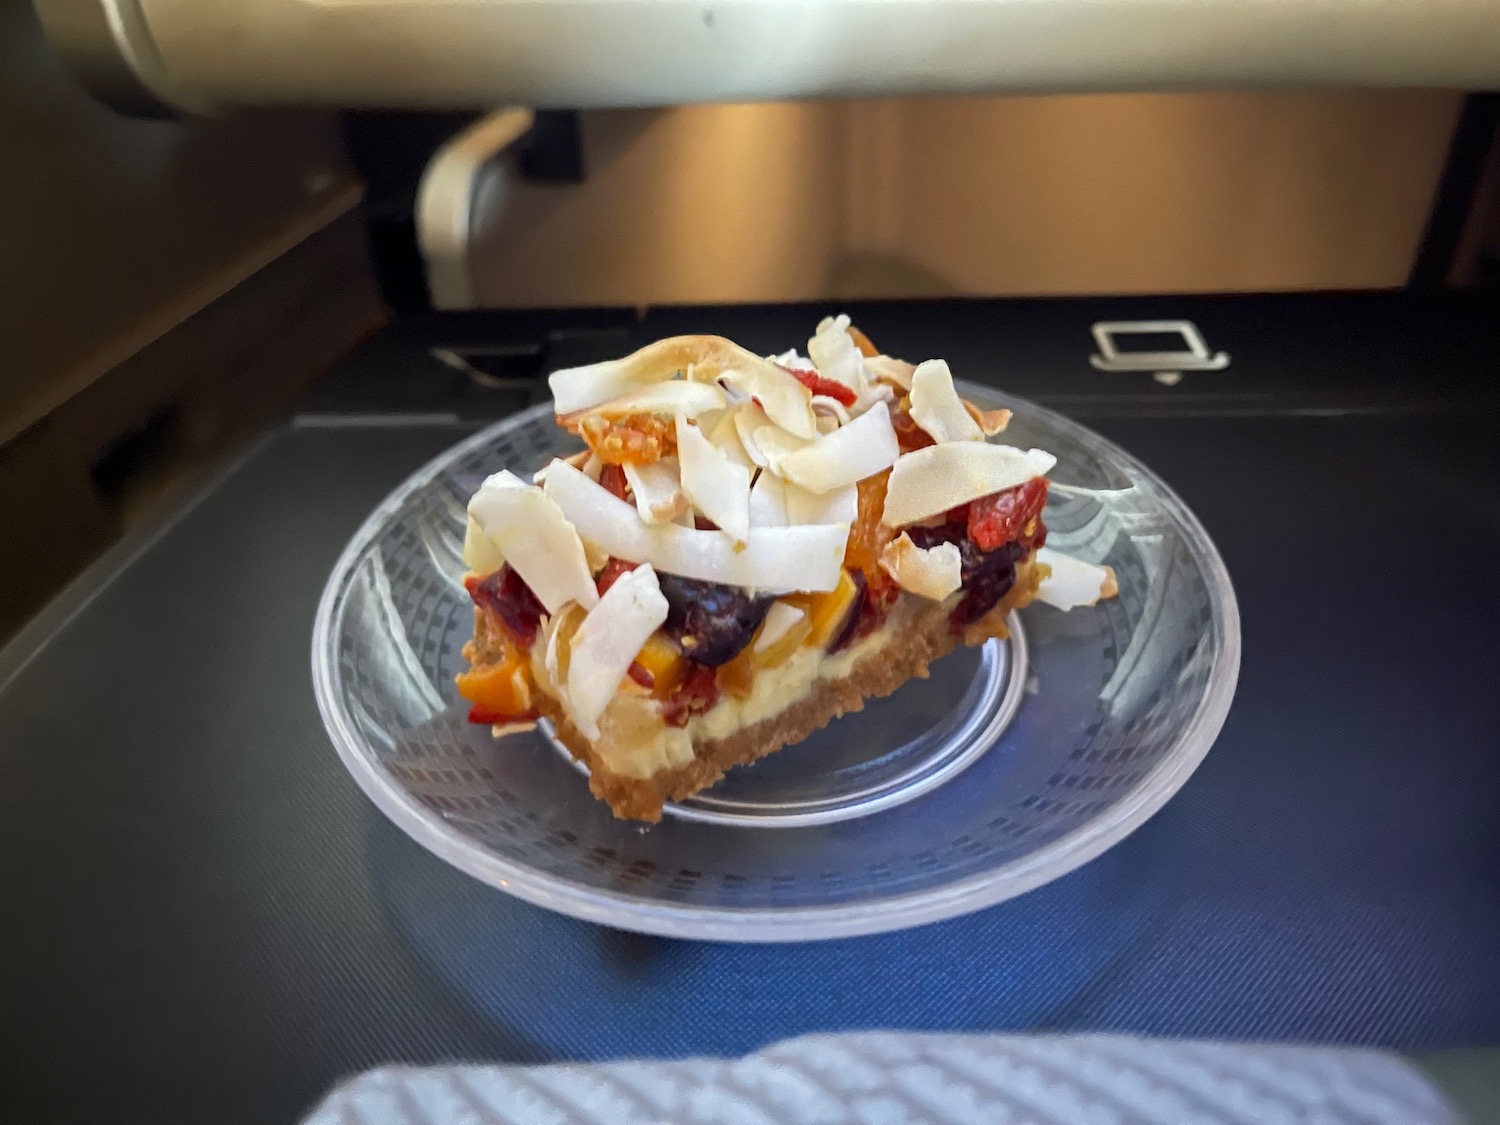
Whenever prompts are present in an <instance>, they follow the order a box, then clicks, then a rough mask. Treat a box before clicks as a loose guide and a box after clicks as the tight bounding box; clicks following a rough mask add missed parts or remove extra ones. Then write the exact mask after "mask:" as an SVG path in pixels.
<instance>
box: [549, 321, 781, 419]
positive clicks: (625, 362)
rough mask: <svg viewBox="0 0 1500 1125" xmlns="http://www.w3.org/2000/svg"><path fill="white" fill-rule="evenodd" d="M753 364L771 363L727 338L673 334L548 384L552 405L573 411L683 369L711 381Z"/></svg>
mask: <svg viewBox="0 0 1500 1125" xmlns="http://www.w3.org/2000/svg"><path fill="white" fill-rule="evenodd" d="M754 367H760V368H769V367H770V364H768V363H766V361H765V360H763V359H761V358H760V357H759V356H758V355H755V354H753V353H751V352H747V351H746V350H745V349H744V348H742V347H740V346H739V345H738V344H735V343H732V342H730V341H729V340H726V339H724V338H723V337H722V336H672V337H669V338H668V339H665V340H658V341H657V342H656V343H654V344H648V345H647V346H646V347H644V348H642V349H640V351H638V352H635V353H633V354H631V355H628V356H625V357H624V358H623V359H611V360H606V361H605V362H603V363H591V364H589V365H588V366H586V367H571V368H566V369H564V370H562V371H554V372H553V373H552V374H551V376H550V377H549V378H548V380H547V382H548V385H549V386H550V387H551V388H552V400H553V409H554V410H556V411H557V413H558V414H573V413H576V412H578V411H582V410H587V409H589V408H590V407H592V406H598V405H599V404H600V403H603V402H608V401H609V400H610V399H612V398H618V397H619V396H620V395H623V394H625V393H627V392H628V391H630V390H632V389H634V388H637V387H641V386H645V385H647V384H650V383H660V382H663V381H665V380H668V379H671V378H673V377H674V376H675V375H677V374H678V373H679V372H680V373H683V374H684V375H685V376H686V377H687V378H688V380H689V381H693V382H700V383H712V382H715V381H717V380H718V379H719V377H720V376H721V375H723V374H724V373H725V372H728V371H731V370H736V369H740V368H754Z"/></svg>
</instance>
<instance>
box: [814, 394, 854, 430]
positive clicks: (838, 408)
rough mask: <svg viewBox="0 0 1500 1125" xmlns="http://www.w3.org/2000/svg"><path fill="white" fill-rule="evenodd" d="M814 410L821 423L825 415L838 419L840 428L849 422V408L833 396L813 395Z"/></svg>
mask: <svg viewBox="0 0 1500 1125" xmlns="http://www.w3.org/2000/svg"><path fill="white" fill-rule="evenodd" d="M812 408H813V413H814V414H816V415H817V416H818V421H819V422H820V423H821V422H822V421H823V418H824V416H825V415H828V416H831V417H833V418H834V419H836V420H837V422H838V424H839V425H840V426H842V425H844V424H845V423H847V422H848V421H849V408H848V407H847V406H845V405H844V404H843V403H842V402H840V401H839V400H838V399H836V398H834V397H833V396H831V395H813V396H812Z"/></svg>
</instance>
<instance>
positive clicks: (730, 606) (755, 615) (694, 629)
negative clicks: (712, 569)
mask: <svg viewBox="0 0 1500 1125" xmlns="http://www.w3.org/2000/svg"><path fill="white" fill-rule="evenodd" d="M660 582H661V591H662V593H663V594H664V595H665V596H666V599H667V619H666V623H665V624H664V625H663V627H662V631H663V632H665V633H666V634H667V636H669V637H671V638H672V639H674V640H675V641H677V643H678V644H679V645H681V646H682V650H683V652H684V653H685V654H686V655H687V657H688V659H689V660H691V661H692V662H693V663H695V664H702V665H705V666H707V667H710V668H717V667H718V666H719V665H721V664H726V663H728V662H729V661H731V660H733V659H734V658H735V656H737V655H738V654H739V652H740V650H741V649H743V648H744V647H745V646H746V645H748V644H749V643H750V641H751V639H752V638H753V637H754V636H755V631H756V629H758V628H760V623H761V622H762V621H763V620H764V619H765V616H766V613H767V612H768V611H769V610H770V608H771V602H772V599H771V598H769V597H751V596H750V594H749V593H747V592H746V591H745V590H744V589H742V588H740V587H738V586H724V585H720V584H719V583H717V582H700V581H698V580H697V579H693V578H682V577H679V576H678V575H675V574H663V575H661V576H660Z"/></svg>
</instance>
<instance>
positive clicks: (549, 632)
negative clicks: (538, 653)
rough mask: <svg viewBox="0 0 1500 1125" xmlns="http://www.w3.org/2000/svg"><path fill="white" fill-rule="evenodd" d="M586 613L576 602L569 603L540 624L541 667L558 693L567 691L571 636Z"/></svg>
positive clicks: (533, 666)
mask: <svg viewBox="0 0 1500 1125" xmlns="http://www.w3.org/2000/svg"><path fill="white" fill-rule="evenodd" d="M587 612H588V611H587V610H585V609H584V608H583V606H581V605H579V604H578V603H577V602H571V603H569V604H568V605H565V606H563V608H562V610H561V611H560V612H558V613H554V614H553V615H552V616H551V617H548V618H547V619H546V620H544V621H543V622H542V633H541V641H542V645H541V648H542V653H543V658H542V667H543V668H545V669H546V672H547V677H548V679H550V680H551V681H552V683H553V685H554V686H555V687H556V688H557V689H558V691H559V692H563V691H566V690H567V686H568V658H569V656H570V654H571V651H572V644H573V634H574V633H576V632H578V626H579V625H580V624H581V623H582V622H583V618H584V614H585V613H587ZM532 668H533V669H535V668H536V657H535V656H533V657H532Z"/></svg>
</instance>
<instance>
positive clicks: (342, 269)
mask: <svg viewBox="0 0 1500 1125" xmlns="http://www.w3.org/2000/svg"><path fill="white" fill-rule="evenodd" d="M359 195H360V187H359V183H358V181H357V178H356V176H355V174H354V171H353V167H352V165H351V164H350V162H349V160H348V158H347V156H346V154H345V152H344V148H343V141H342V134H341V129H340V124H339V120H338V118H337V117H336V116H335V115H333V114H298V113H255V114H236V115H232V116H229V117H226V118H224V119H222V120H218V121H197V122H167V121H137V120H131V119H128V118H124V117H121V116H119V115H118V114H115V113H113V112H111V111H110V110H108V109H106V108H104V107H103V106H102V105H100V104H98V103H96V102H95V101H94V100H93V99H92V98H90V97H89V96H88V95H87V94H86V93H84V91H83V90H82V89H81V88H80V87H79V86H78V85H77V83H76V82H75V81H74V80H73V78H72V76H71V75H70V74H69V73H68V72H67V71H66V70H65V69H64V67H63V66H62V64H61V63H60V61H59V60H58V59H57V58H56V56H55V55H54V54H53V52H52V50H51V48H50V47H49V46H48V44H47V43H46V41H45V39H44V37H43V35H42V32H41V29H40V27H39V26H38V24H37V21H36V17H35V15H34V13H33V11H32V8H31V5H30V3H29V2H28V0H0V214H3V215H4V216H5V220H4V226H3V232H4V233H3V235H0V527H3V528H4V532H3V534H0V639H3V637H4V635H5V634H6V632H7V631H8V629H9V628H10V627H11V626H13V625H15V624H16V623H18V622H19V621H21V620H22V619H24V618H25V617H26V616H27V615H29V613H30V612H31V611H32V610H33V609H34V608H35V607H36V605H37V604H39V602H40V601H41V600H42V599H44V598H45V597H46V596H47V595H48V594H50V593H51V591H52V590H54V589H55V588H56V587H57V586H58V585H60V584H61V582H63V581H64V580H66V578H67V577H68V576H69V575H70V574H72V573H73V572H74V571H76V570H77V569H78V567H80V566H81V565H83V564H84V563H85V562H87V561H88V559H90V558H92V557H93V556H94V555H95V554H97V553H98V551H99V550H100V549H101V548H102V547H103V546H105V545H107V544H108V543H110V542H112V541H113V540H114V539H115V538H117V537H118V536H119V535H120V534H121V532H122V531H123V530H124V529H125V528H126V527H127V526H128V525H129V524H130V523H131V522H132V520H133V519H134V518H136V516H137V515H138V514H139V513H140V512H141V511H142V510H144V509H146V508H149V507H150V506H151V504H152V503H153V502H154V501H157V500H160V499H162V498H164V497H165V496H166V495H167V494H168V493H170V491H171V490H172V488H173V486H174V485H182V484H186V483H189V482H190V481H191V480H192V478H193V470H194V469H195V468H201V467H202V466H203V465H206V464H208V463H211V462H212V461H213V460H214V459H215V458H216V457H218V456H220V455H221V454H222V452H223V451H224V450H225V449H227V448H230V447H232V445H233V444H234V443H235V441H237V440H240V439H241V438H242V437H243V436H244V435H246V434H248V433H252V432H253V431H254V428H255V426H256V425H257V424H258V423H259V422H262V421H263V420H264V419H265V418H267V417H269V416H270V415H271V414H272V413H273V412H274V411H275V410H276V409H278V408H279V407H283V406H284V405H285V404H286V403H287V402H288V401H289V400H290V399H291V397H292V396H293V395H295V394H296V392H297V391H298V389H300V387H302V386H304V385H305V384H306V383H307V382H309V381H310V380H311V379H312V378H314V377H315V376H316V375H317V374H318V373H319V372H320V371H321V370H323V369H324V368H325V367H326V366H327V365H328V364H329V363H330V362H331V361H332V359H333V358H334V357H336V356H337V355H339V354H341V353H342V352H343V351H344V350H346V349H347V348H348V347H349V346H350V344H351V343H352V342H353V341H354V340H356V339H358V338H359V337H360V336H362V335H363V334H365V333H367V332H369V331H371V330H372V329H373V328H374V327H375V326H377V325H378V324H379V323H380V322H381V320H382V318H383V316H384V313H383V310H382V308H381V305H380V301H379V296H378V292H377V291H376V288H375V286H374V280H373V275H372V273H371V271H370V269H369V266H368V263H367V261H366V255H365V247H364V232H363V229H362V226H361V224H360V223H359V221H358V219H357V218H356V217H354V216H353V214H352V209H353V208H354V207H355V206H356V205H357V203H358V201H359Z"/></svg>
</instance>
